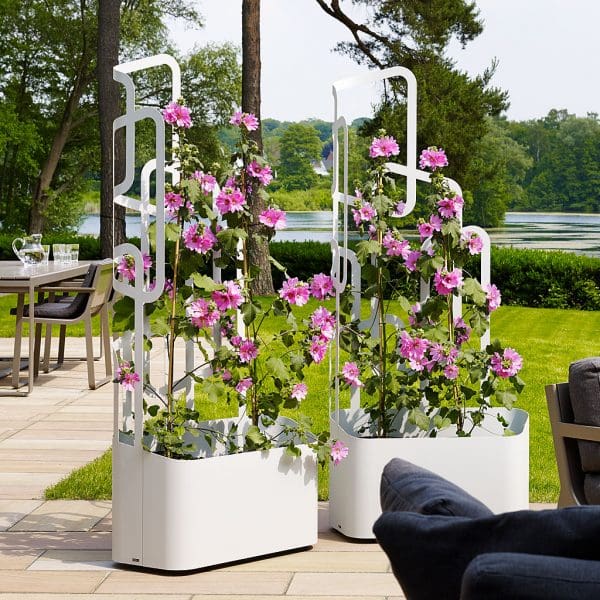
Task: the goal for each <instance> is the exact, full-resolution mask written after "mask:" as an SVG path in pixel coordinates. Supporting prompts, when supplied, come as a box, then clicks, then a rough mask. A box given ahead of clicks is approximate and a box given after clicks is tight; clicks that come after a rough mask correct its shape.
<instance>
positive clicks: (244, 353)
mask: <svg viewBox="0 0 600 600" xmlns="http://www.w3.org/2000/svg"><path fill="white" fill-rule="evenodd" d="M238 352H239V355H240V362H243V363H249V362H250V361H251V360H254V359H255V358H256V357H257V356H258V348H257V347H256V344H255V343H254V342H253V341H252V340H242V343H241V344H240V346H239V348H238Z"/></svg>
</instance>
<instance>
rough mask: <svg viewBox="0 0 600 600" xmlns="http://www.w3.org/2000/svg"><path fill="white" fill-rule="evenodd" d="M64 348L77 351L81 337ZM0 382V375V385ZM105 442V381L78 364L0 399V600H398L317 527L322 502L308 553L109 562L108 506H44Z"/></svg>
mask: <svg viewBox="0 0 600 600" xmlns="http://www.w3.org/2000/svg"><path fill="white" fill-rule="evenodd" d="M12 343H13V341H12V339H0V355H2V356H10V355H11V354H12ZM53 347H54V348H56V347H57V346H56V342H55V344H54V346H53ZM66 347H67V351H68V352H69V351H70V352H72V353H73V355H79V356H83V355H84V348H83V339H69V340H67V346H66ZM96 364H97V365H98V368H99V370H100V372H102V369H103V367H102V365H101V363H96ZM7 386H8V381H7V379H4V380H0V390H2V389H8V388H7ZM111 436H112V386H111V385H110V384H109V385H106V386H104V387H101V388H100V389H99V390H95V391H92V390H89V389H87V378H86V370H85V362H83V361H82V362H68V363H65V366H64V367H63V368H62V369H60V370H58V371H54V372H51V373H49V374H40V376H39V379H38V380H37V381H36V387H35V388H34V391H33V393H32V394H31V395H30V396H29V397H0V600H8V599H12V600H16V599H19V600H55V599H57V598H67V599H72V600H83V599H85V598H96V599H106V600H108V599H112V600H134V599H135V600H151V599H158V598H167V599H169V600H225V599H227V598H232V599H236V600H267V599H268V600H275V599H277V598H280V599H284V598H285V599H286V600H309V599H310V600H335V599H339V598H353V599H356V600H358V599H363V600H384V599H385V600H400V599H402V598H404V596H403V595H402V592H401V589H400V587H399V585H398V584H397V583H396V580H395V579H394V577H393V575H392V574H391V572H390V567H389V563H388V561H387V559H386V557H385V555H384V553H383V552H382V551H381V550H380V548H379V546H378V545H377V544H375V543H370V542H365V543H354V542H352V541H350V540H348V539H347V538H344V537H343V536H341V535H340V534H338V533H335V532H333V531H330V530H329V529H328V527H327V521H328V519H327V503H322V504H321V506H320V515H319V516H320V523H321V525H320V527H319V542H318V543H317V545H316V546H314V547H313V548H312V549H310V550H307V551H301V552H294V553H288V554H282V555H277V556H273V557H271V558H266V559H263V560H256V561H247V562H243V563H238V564H235V565H229V566H225V567H223V568H213V569H208V570H204V571H195V572H192V573H183V574H177V575H172V574H164V573H161V572H151V571H148V570H137V569H134V568H129V567H123V566H119V565H117V564H115V563H113V562H112V561H111V551H110V548H111V503H110V502H106V501H94V502H87V501H80V500H72V501H64V500H56V501H49V502H46V501H44V500H43V492H44V489H45V488H46V487H47V486H49V485H51V484H53V483H55V482H57V481H58V480H60V479H61V478H62V477H64V476H65V475H66V474H67V473H69V472H70V471H71V470H73V469H75V468H77V467H80V466H82V465H84V464H85V463H87V462H89V461H90V460H92V459H94V458H96V457H97V456H99V455H100V454H102V453H103V452H104V450H106V449H107V448H108V447H109V446H110V443H111Z"/></svg>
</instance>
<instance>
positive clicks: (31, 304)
mask: <svg viewBox="0 0 600 600" xmlns="http://www.w3.org/2000/svg"><path fill="white" fill-rule="evenodd" d="M34 363H35V287H34V286H33V283H30V284H29V361H28V369H27V372H28V374H29V378H28V379H29V383H28V386H27V393H28V394H31V392H32V391H33V375H34V370H35V369H34Z"/></svg>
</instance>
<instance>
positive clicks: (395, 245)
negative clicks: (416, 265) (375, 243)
mask: <svg viewBox="0 0 600 600" xmlns="http://www.w3.org/2000/svg"><path fill="white" fill-rule="evenodd" d="M382 245H383V247H384V248H385V253H386V255H387V256H401V257H402V258H404V259H406V258H408V255H409V254H410V244H409V243H408V241H407V240H403V239H402V238H401V237H400V234H398V233H397V232H395V231H391V230H389V229H388V231H386V232H385V235H384V236H383V240H382Z"/></svg>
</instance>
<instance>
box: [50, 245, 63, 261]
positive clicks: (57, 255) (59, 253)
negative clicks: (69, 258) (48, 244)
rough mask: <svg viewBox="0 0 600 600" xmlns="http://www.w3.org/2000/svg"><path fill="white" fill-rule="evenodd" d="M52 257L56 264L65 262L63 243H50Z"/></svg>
mask: <svg viewBox="0 0 600 600" xmlns="http://www.w3.org/2000/svg"><path fill="white" fill-rule="evenodd" d="M52 258H53V260H54V262H55V263H56V264H57V265H62V264H63V263H64V262H65V244H52Z"/></svg>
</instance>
